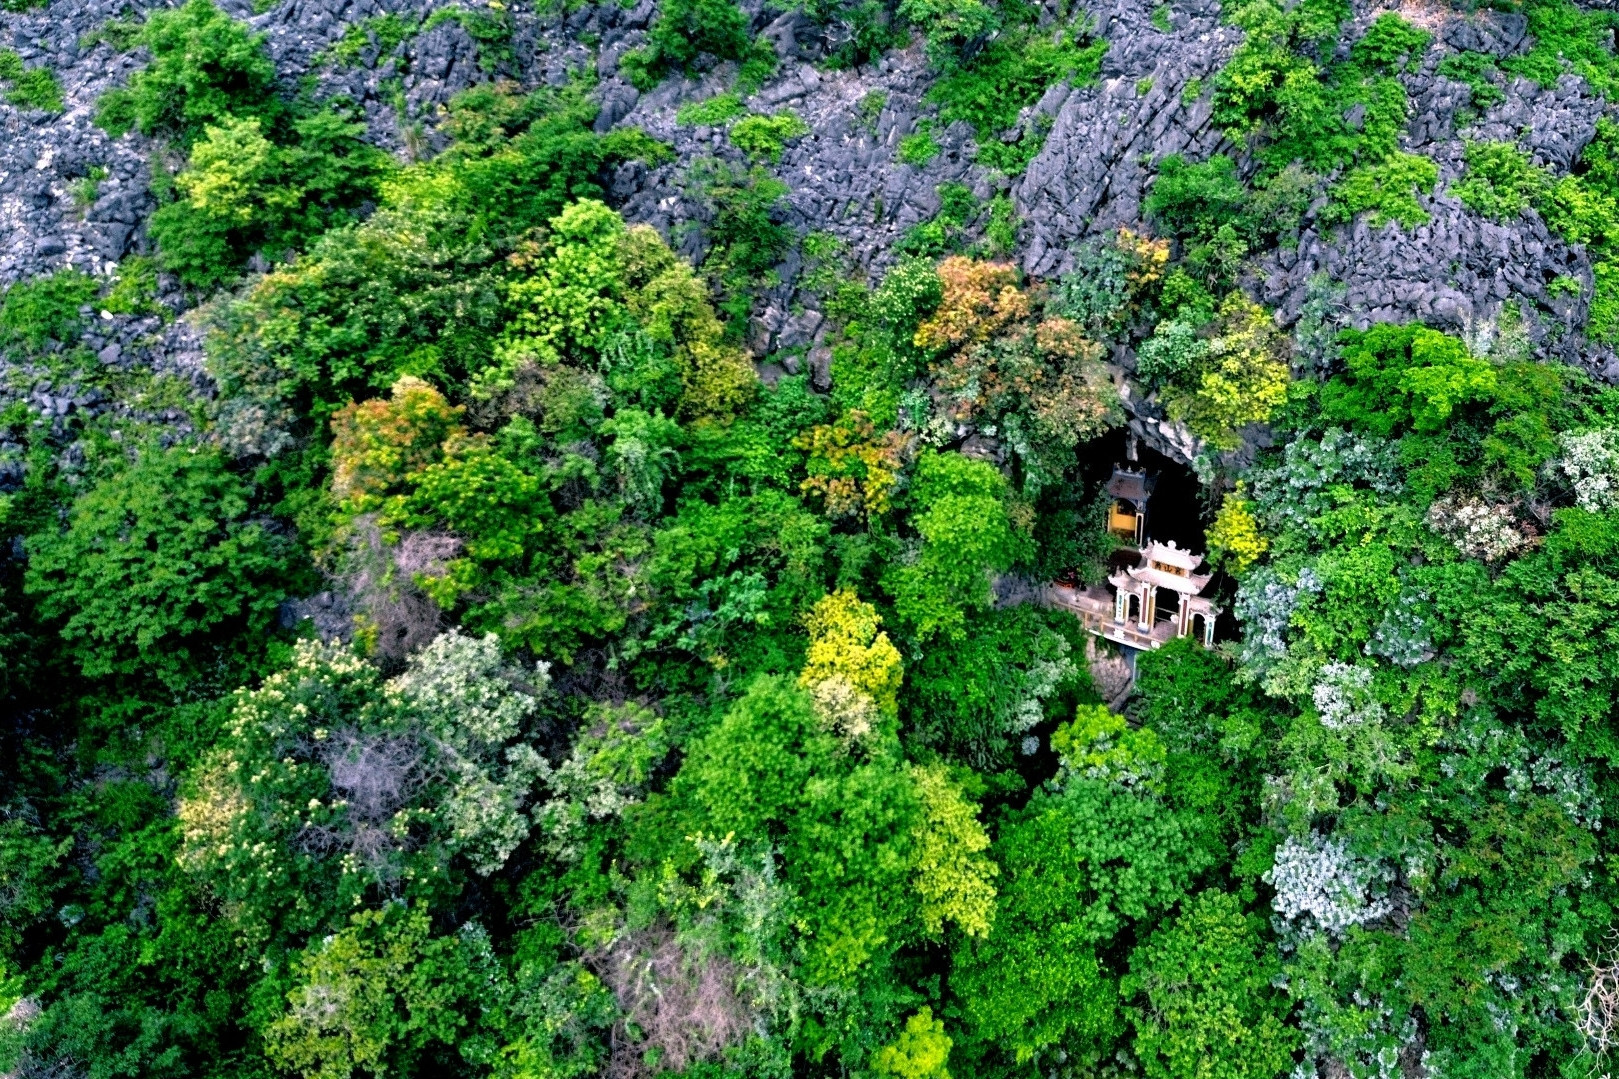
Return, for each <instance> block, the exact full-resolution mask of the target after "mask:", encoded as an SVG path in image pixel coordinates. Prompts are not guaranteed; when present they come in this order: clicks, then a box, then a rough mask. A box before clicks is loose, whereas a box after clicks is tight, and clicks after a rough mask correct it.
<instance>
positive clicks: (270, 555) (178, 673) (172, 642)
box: [26, 446, 292, 685]
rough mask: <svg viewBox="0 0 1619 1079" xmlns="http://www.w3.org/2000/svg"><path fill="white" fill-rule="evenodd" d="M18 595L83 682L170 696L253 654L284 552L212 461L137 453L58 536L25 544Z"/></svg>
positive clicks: (85, 500) (284, 563) (285, 562)
mask: <svg viewBox="0 0 1619 1079" xmlns="http://www.w3.org/2000/svg"><path fill="white" fill-rule="evenodd" d="M28 551H29V559H28V572H27V577H26V588H27V590H28V592H29V593H31V594H33V595H34V596H36V597H37V600H36V603H37V604H38V609H39V612H40V614H41V616H43V617H44V618H47V619H50V620H52V621H55V622H58V623H59V624H60V633H61V636H62V639H63V641H64V642H65V647H66V650H67V652H68V654H69V655H71V656H72V657H73V658H74V659H75V660H76V661H77V662H78V664H79V666H80V667H81V669H82V670H83V671H84V673H85V674H86V675H88V676H90V677H100V676H104V675H109V674H137V673H140V674H148V675H152V676H155V677H157V678H159V679H162V680H164V681H168V682H170V683H171V684H175V685H178V684H180V682H181V681H182V680H184V679H186V678H191V677H195V675H196V669H195V667H194V666H193V664H194V663H197V662H200V661H202V660H203V659H204V657H205V656H208V655H209V654H211V653H212V654H219V655H221V656H229V655H230V651H231V648H232V647H233V645H234V643H235V642H234V635H235V634H237V633H245V634H249V635H253V638H256V639H253V638H250V639H253V644H254V646H258V645H261V644H262V641H263V635H264V634H266V633H268V631H269V630H270V628H271V626H272V625H273V623H274V619H275V613H276V608H277V606H278V605H279V604H280V602H281V600H282V598H283V596H284V595H285V594H286V593H285V587H286V586H287V584H289V583H291V581H290V575H289V571H290V569H291V565H292V562H291V551H290V550H289V549H288V545H287V543H286V541H285V540H284V539H282V538H281V537H279V536H278V535H276V534H275V533H274V532H272V531H270V530H269V529H267V528H266V527H265V525H264V523H263V522H262V521H261V520H259V519H258V518H256V517H255V516H254V514H253V512H252V503H251V490H250V488H249V487H248V486H247V485H246V484H245V483H243V482H242V481H241V480H240V479H238V478H237V477H236V476H235V475H233V474H232V473H231V472H229V471H228V470H227V469H226V468H225V465H224V462H223V461H222V460H221V459H220V457H219V456H218V454H216V453H212V452H208V451H202V450H193V449H191V448H188V447H183V446H179V447H175V448H173V449H169V450H158V449H155V448H148V449H144V450H142V451H141V452H140V454H139V456H138V457H137V458H136V460H135V461H134V463H133V464H131V465H130V466H129V467H128V468H127V469H126V470H124V471H122V472H119V473H117V474H116V475H114V476H111V477H109V478H107V479H105V480H103V481H101V482H100V483H98V484H96V485H95V486H93V487H91V488H90V489H89V490H87V491H85V492H84V493H83V494H81V495H80V496H79V497H78V498H76V499H75V500H74V502H73V505H72V508H71V509H70V511H69V513H68V516H67V520H66V522H65V527H63V528H62V529H60V530H57V529H54V528H53V529H49V530H46V531H43V532H38V533H35V534H34V535H32V536H30V537H29V538H28Z"/></svg>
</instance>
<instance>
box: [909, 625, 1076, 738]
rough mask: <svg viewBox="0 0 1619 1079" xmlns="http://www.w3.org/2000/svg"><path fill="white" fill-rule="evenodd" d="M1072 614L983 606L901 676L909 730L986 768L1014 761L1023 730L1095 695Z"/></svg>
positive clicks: (1067, 712) (1063, 713) (1062, 714)
mask: <svg viewBox="0 0 1619 1079" xmlns="http://www.w3.org/2000/svg"><path fill="white" fill-rule="evenodd" d="M1083 653H1084V644H1083V643H1082V641H1081V640H1080V635H1079V634H1078V633H1077V632H1075V628H1074V626H1073V620H1072V619H1065V618H1063V616H1062V615H1061V614H1056V613H1048V612H1045V611H1040V610H1037V609H1034V608H1031V607H1013V608H1010V609H1007V610H996V611H986V612H984V613H983V614H981V615H976V616H974V617H973V618H971V619H970V620H969V622H968V629H967V632H966V633H965V634H964V635H963V637H962V638H960V639H959V640H953V641H942V642H940V643H939V644H936V645H934V646H933V647H931V648H929V649H928V650H927V652H926V653H925V654H924V656H923V658H922V661H921V662H920V663H918V664H916V665H915V666H913V667H912V668H911V670H910V672H909V677H908V678H907V680H906V687H905V694H904V701H903V703H904V709H905V714H906V716H907V728H908V729H907V736H908V737H910V738H913V739H914V740H915V741H917V742H918V743H920V744H923V745H930V746H934V747H936V748H938V749H939V750H941V751H943V752H945V753H948V754H949V755H950V756H952V757H959V758H962V759H965V760H969V761H972V762H973V764H974V765H975V766H976V767H979V768H983V769H985V770H990V769H993V768H995V767H997V766H999V767H1006V766H1008V765H1010V764H1011V763H1012V762H1013V753H1014V751H1015V749H1016V748H1017V747H1016V743H1017V742H1018V741H1019V740H1020V739H1021V737H1022V735H1023V733H1024V732H1025V731H1029V730H1033V729H1035V728H1037V727H1039V726H1040V725H1041V724H1043V723H1045V722H1046V721H1048V720H1054V719H1058V718H1066V717H1067V716H1069V715H1071V714H1072V713H1073V709H1074V705H1075V704H1077V703H1079V702H1080V701H1082V700H1084V701H1088V700H1090V699H1092V698H1093V697H1094V696H1095V694H1094V693H1093V692H1092V690H1091V687H1090V677H1089V675H1088V674H1087V673H1086V672H1085V670H1084V663H1083V658H1084V655H1083Z"/></svg>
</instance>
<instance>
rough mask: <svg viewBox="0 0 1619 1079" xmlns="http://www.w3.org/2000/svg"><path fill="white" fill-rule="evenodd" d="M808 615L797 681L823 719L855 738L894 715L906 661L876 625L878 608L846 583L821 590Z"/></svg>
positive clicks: (879, 619) (839, 731)
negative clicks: (833, 589) (806, 639)
mask: <svg viewBox="0 0 1619 1079" xmlns="http://www.w3.org/2000/svg"><path fill="white" fill-rule="evenodd" d="M804 621H805V624H806V626H807V627H808V629H809V634H810V644H809V649H808V651H807V652H806V653H805V656H804V669H803V671H802V672H801V673H800V674H799V676H798V684H799V685H800V686H802V687H803V688H804V689H806V690H808V691H809V693H810V696H811V698H812V699H813V700H814V701H815V710H816V714H817V715H818V716H819V717H820V719H821V721H822V722H823V723H825V724H826V725H827V726H828V727H830V728H831V729H832V730H834V731H836V732H837V733H838V734H839V735H841V736H843V737H844V738H846V739H851V740H852V739H858V738H861V737H863V736H864V735H866V734H869V733H870V732H871V731H872V729H873V728H874V727H875V726H876V725H877V724H878V723H879V722H881V721H883V720H885V719H886V720H888V721H892V720H893V719H894V717H895V716H896V715H897V714H898V712H899V705H898V703H897V701H896V696H897V694H898V693H899V684H900V679H901V678H902V677H903V676H904V664H903V661H902V660H901V659H900V654H899V649H897V648H895V647H894V644H893V642H892V641H890V640H889V639H888V634H886V633H884V632H882V631H881V630H880V629H879V628H878V627H879V626H881V625H882V621H883V620H882V619H881V618H880V617H878V614H877V608H875V607H873V606H872V605H871V604H869V603H867V602H865V601H864V600H862V599H861V598H860V597H859V596H857V595H856V594H855V593H854V591H853V590H852V589H848V588H843V589H839V590H838V591H836V592H833V593H831V594H830V595H826V596H822V597H821V599H820V600H819V601H818V602H817V603H816V604H815V606H814V607H813V608H812V609H811V610H810V612H809V614H808V615H807V616H805V619H804Z"/></svg>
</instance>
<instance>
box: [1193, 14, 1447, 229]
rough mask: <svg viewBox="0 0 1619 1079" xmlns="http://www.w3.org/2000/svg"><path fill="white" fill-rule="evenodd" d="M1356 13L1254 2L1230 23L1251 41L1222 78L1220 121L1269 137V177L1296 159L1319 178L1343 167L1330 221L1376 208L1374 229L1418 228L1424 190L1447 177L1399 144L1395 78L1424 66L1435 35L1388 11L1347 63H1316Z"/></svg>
mask: <svg viewBox="0 0 1619 1079" xmlns="http://www.w3.org/2000/svg"><path fill="white" fill-rule="evenodd" d="M1348 14H1349V12H1348V9H1347V7H1345V6H1342V5H1339V4H1335V3H1331V2H1329V0H1320V2H1311V3H1305V4H1300V5H1298V6H1296V7H1294V8H1291V9H1283V8H1282V7H1280V6H1279V5H1276V4H1274V3H1273V2H1272V0H1254V2H1252V3H1247V4H1244V5H1242V6H1240V7H1239V8H1238V9H1236V11H1235V12H1234V13H1233V14H1232V15H1231V21H1232V22H1234V23H1235V24H1236V25H1238V26H1239V27H1241V28H1242V29H1243V30H1244V31H1245V32H1246V34H1247V37H1246V39H1245V40H1244V42H1243V44H1242V47H1241V48H1239V49H1238V51H1237V53H1236V55H1234V56H1233V57H1232V59H1231V61H1230V62H1229V63H1228V64H1227V65H1226V67H1225V68H1224V69H1223V70H1222V71H1221V72H1220V74H1219V76H1218V77H1217V80H1216V89H1215V99H1214V118H1215V120H1216V122H1218V123H1220V124H1222V125H1224V126H1225V128H1226V130H1227V132H1228V134H1230V135H1231V136H1232V137H1248V136H1253V135H1255V134H1257V133H1258V132H1260V131H1261V130H1263V131H1264V132H1265V140H1264V142H1263V144H1262V146H1260V147H1259V148H1258V154H1259V156H1260V158H1261V160H1262V161H1263V162H1264V164H1265V166H1266V172H1267V173H1268V174H1269V175H1275V174H1276V173H1278V172H1280V171H1281V170H1283V169H1285V168H1286V167H1288V166H1289V165H1292V164H1294V163H1295V162H1297V163H1300V164H1302V166H1303V167H1304V168H1305V169H1306V170H1309V171H1310V172H1312V173H1317V174H1328V173H1332V172H1338V171H1341V172H1342V173H1343V175H1342V176H1341V178H1340V179H1339V180H1338V182H1337V183H1336V184H1335V185H1334V186H1333V187H1332V196H1333V200H1334V201H1333V205H1332V207H1331V211H1332V213H1331V214H1330V215H1329V218H1335V219H1337V220H1349V219H1350V218H1353V217H1354V216H1356V215H1357V214H1360V213H1368V212H1369V217H1368V221H1369V222H1370V223H1372V224H1373V225H1374V226H1375V225H1381V224H1385V223H1387V222H1391V221H1396V222H1399V223H1400V224H1402V225H1405V226H1407V227H1411V226H1413V225H1415V224H1420V223H1421V222H1423V221H1426V220H1427V212H1426V211H1424V210H1423V209H1422V208H1421V205H1420V204H1419V203H1418V202H1417V201H1416V194H1418V193H1426V192H1429V191H1432V189H1433V184H1434V181H1435V180H1436V179H1437V177H1438V172H1437V167H1436V166H1435V165H1434V164H1433V162H1431V161H1428V160H1426V159H1421V158H1418V157H1416V156H1415V155H1411V154H1406V153H1402V152H1401V151H1400V150H1399V148H1398V142H1399V135H1400V132H1401V131H1402V130H1403V129H1404V127H1405V123H1406V118H1407V110H1408V103H1407V100H1406V92H1405V89H1404V87H1403V86H1402V85H1401V84H1400V82H1399V80H1398V79H1397V78H1396V74H1397V73H1398V72H1399V71H1400V70H1401V68H1402V67H1414V66H1415V65H1416V63H1417V62H1418V61H1419V60H1420V58H1421V56H1422V54H1423V52H1424V51H1425V50H1426V49H1427V47H1428V44H1429V41H1430V37H1429V35H1428V34H1427V33H1426V32H1425V31H1422V30H1419V29H1417V28H1416V27H1414V26H1412V25H1411V24H1409V23H1407V22H1405V21H1404V20H1403V19H1401V18H1400V17H1399V16H1398V15H1395V14H1392V13H1388V14H1384V15H1381V16H1379V17H1378V19H1377V21H1375V22H1374V23H1372V25H1371V26H1370V27H1369V28H1368V29H1367V31H1366V33H1365V35H1364V36H1362V37H1361V38H1360V40H1358V41H1356V42H1355V43H1354V45H1353V46H1352V47H1351V48H1350V50H1349V55H1348V57H1347V59H1344V60H1341V61H1336V62H1332V63H1327V64H1321V63H1318V62H1317V61H1316V60H1315V59H1312V58H1311V56H1312V54H1313V53H1314V52H1315V51H1316V46H1317V45H1318V43H1320V42H1322V41H1324V40H1326V39H1328V38H1330V37H1332V36H1334V35H1335V34H1336V31H1337V28H1338V25H1339V23H1340V22H1341V21H1342V20H1343V19H1344V18H1345V17H1347V15H1348ZM1352 117H1353V122H1352V121H1351V118H1352Z"/></svg>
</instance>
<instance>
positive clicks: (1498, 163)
mask: <svg viewBox="0 0 1619 1079" xmlns="http://www.w3.org/2000/svg"><path fill="white" fill-rule="evenodd" d="M1546 187H1547V181H1546V173H1545V172H1544V171H1543V170H1541V169H1538V168H1536V167H1535V166H1534V165H1533V164H1532V163H1531V162H1530V160H1529V155H1527V154H1525V153H1524V152H1523V151H1522V150H1520V149H1518V148H1517V147H1516V146H1515V145H1513V144H1512V143H1510V142H1469V143H1468V144H1467V175H1466V176H1465V177H1464V178H1463V179H1461V180H1459V181H1458V182H1456V183H1454V184H1452V185H1451V187H1450V191H1451V194H1453V195H1455V196H1456V197H1457V198H1459V199H1461V200H1462V203H1463V205H1465V206H1466V207H1467V208H1468V209H1470V210H1472V211H1474V212H1475V213H1479V214H1483V215H1484V216H1485V217H1488V218H1489V219H1491V220H1492V221H1501V222H1507V221H1511V220H1513V219H1514V218H1516V217H1517V216H1518V215H1520V214H1522V213H1523V212H1524V211H1525V210H1527V209H1528V208H1529V207H1530V206H1533V205H1534V204H1535V203H1536V202H1537V201H1538V200H1539V199H1540V197H1541V195H1542V194H1543V193H1544V192H1545V190H1546Z"/></svg>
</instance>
